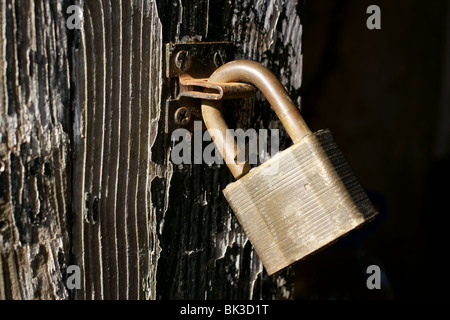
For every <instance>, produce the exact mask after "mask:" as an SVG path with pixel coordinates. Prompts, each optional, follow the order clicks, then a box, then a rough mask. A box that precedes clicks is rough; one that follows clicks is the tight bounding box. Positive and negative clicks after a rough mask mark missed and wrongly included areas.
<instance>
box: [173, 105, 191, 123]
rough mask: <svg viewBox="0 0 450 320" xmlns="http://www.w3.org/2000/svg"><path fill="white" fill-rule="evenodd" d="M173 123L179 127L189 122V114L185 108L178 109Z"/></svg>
mask: <svg viewBox="0 0 450 320" xmlns="http://www.w3.org/2000/svg"><path fill="white" fill-rule="evenodd" d="M174 118H175V123H176V124H178V125H181V126H185V125H187V124H188V123H189V121H190V120H191V112H190V111H189V109H188V108H186V107H181V108H178V109H177V111H175V114H174Z"/></svg>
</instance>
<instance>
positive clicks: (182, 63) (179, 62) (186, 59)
mask: <svg viewBox="0 0 450 320" xmlns="http://www.w3.org/2000/svg"><path fill="white" fill-rule="evenodd" d="M175 65H176V66H177V68H178V69H180V70H181V71H186V70H188V69H189V68H190V67H191V57H190V56H189V52H188V51H185V50H181V51H180V52H178V53H177V55H176V56H175Z"/></svg>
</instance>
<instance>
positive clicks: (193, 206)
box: [0, 0, 303, 299]
mask: <svg viewBox="0 0 450 320" xmlns="http://www.w3.org/2000/svg"><path fill="white" fill-rule="evenodd" d="M4 2H5V1H4ZM4 2H2V4H1V5H0V13H1V16H0V19H2V20H1V22H2V23H1V24H0V27H1V30H0V31H1V35H0V37H1V39H2V42H1V43H2V46H1V47H0V55H1V56H2V58H3V59H2V61H6V62H7V63H3V64H2V65H1V68H0V79H1V80H0V81H1V82H0V88H1V93H0V99H1V100H2V110H1V114H2V122H1V125H0V130H1V134H2V137H1V138H2V140H1V149H0V152H2V153H1V156H2V161H3V162H2V164H3V168H4V169H2V173H1V175H0V177H1V179H2V181H3V182H2V188H3V189H2V192H3V198H2V200H1V201H2V202H1V203H0V205H1V206H2V210H1V213H0V214H1V218H2V220H1V222H0V223H2V222H3V221H4V222H3V224H0V227H1V228H4V229H5V230H7V231H3V229H2V231H1V232H2V241H3V242H2V247H1V248H0V252H1V264H0V268H2V269H1V270H0V271H3V272H0V298H59V299H65V298H70V297H71V298H75V299H247V298H250V299H261V298H264V299H273V298H276V299H289V298H292V290H293V271H292V269H290V268H287V269H286V270H285V271H282V272H280V273H277V274H275V275H273V276H270V277H269V276H267V274H266V273H265V271H264V269H263V266H262V264H261V262H260V261H259V259H258V257H257V255H256V254H255V252H254V251H253V248H252V246H251V244H250V242H249V241H248V239H247V237H246V235H245V233H244V232H243V230H242V228H241V227H240V225H239V223H238V221H237V219H236V217H235V216H234V214H233V212H232V211H231V209H230V207H229V206H228V204H227V202H226V200H225V199H224V197H223V195H222V193H221V190H222V189H223V188H225V186H226V185H227V184H228V183H229V182H231V181H233V178H232V176H231V174H230V173H229V171H228V169H227V167H226V166H225V165H213V166H208V165H206V164H202V165H173V164H172V163H171V161H170V150H171V142H170V137H168V136H167V134H165V133H164V125H165V123H164V117H165V114H164V110H165V109H164V105H165V101H166V99H168V97H169V95H170V88H169V87H168V81H167V79H166V78H165V74H164V72H163V68H164V58H165V53H164V47H165V44H166V43H168V42H206V41H230V42H232V43H233V44H234V45H235V46H236V47H237V50H238V51H237V54H236V58H242V59H251V60H255V61H258V62H261V63H262V64H264V65H265V66H267V67H268V68H269V69H271V70H272V71H273V72H274V73H275V74H276V75H277V76H278V77H279V79H280V80H281V82H282V83H283V85H285V87H286V88H287V89H288V91H289V93H290V95H291V97H292V98H293V100H294V101H295V102H297V104H298V105H299V103H300V88H301V74H302V47H301V38H302V16H301V14H302V12H303V1H302V0H299V1H282V0H274V1H260V0H243V1H225V0H217V1H209V0H194V1H192V0H191V1H188V0H186V1H184V0H173V1H153V0H120V1H119V0H117V1H116V0H102V1H93V0H80V1H75V3H74V4H72V3H69V1H56V0H52V1H48V2H42V1H37V0H9V1H6V3H4ZM69 5H76V6H78V8H79V9H80V12H82V14H83V20H82V23H81V26H80V28H79V29H77V28H74V29H68V28H67V25H66V22H67V19H68V18H69V16H70V14H68V13H67V8H68V6H69ZM19 7H20V10H19ZM24 8H25V9H24ZM27 10H28V11H27ZM5 21H6V22H7V23H5ZM230 106H231V108H230V110H232V111H230V113H229V114H228V117H229V119H230V121H231V124H233V125H235V126H238V127H241V128H243V129H246V128H255V129H258V128H269V127H270V128H280V129H281V125H280V122H279V121H278V120H277V119H276V117H275V114H274V113H273V112H271V111H270V106H269V105H268V104H267V102H266V101H265V100H264V98H263V97H261V96H260V95H257V96H256V97H255V98H249V99H244V100H241V101H239V102H233V103H231V104H230ZM289 144H290V140H289V139H288V137H287V136H286V134H285V132H284V131H283V130H281V144H280V148H281V149H283V148H285V147H287V146H288V145H289ZM5 239H6V240H5ZM4 243H7V245H5V244H4ZM69 265H76V266H78V267H79V268H80V270H81V284H80V289H73V290H71V289H69V288H68V287H67V283H66V282H67V277H68V275H67V272H66V270H67V267H68V266H69ZM55 288H57V289H55Z"/></svg>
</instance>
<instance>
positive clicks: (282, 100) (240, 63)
mask: <svg viewBox="0 0 450 320" xmlns="http://www.w3.org/2000/svg"><path fill="white" fill-rule="evenodd" d="M208 81H209V82H218V83H221V82H222V83H226V82H233V81H244V82H249V83H251V84H253V85H255V86H256V87H257V88H258V89H259V90H261V92H262V93H263V94H264V96H265V97H266V99H267V101H269V103H270V105H271V106H272V109H273V110H274V111H275V113H276V114H277V116H278V118H279V119H280V121H281V123H282V124H283V126H284V127H285V129H286V131H287V133H288V134H289V136H290V138H291V139H292V141H293V142H294V143H297V142H299V141H300V140H301V139H302V138H303V137H304V136H305V135H307V134H309V133H311V131H310V130H309V128H308V126H307V125H306V123H305V122H304V120H303V118H302V116H301V115H300V112H299V111H298V109H297V108H296V107H295V105H294V103H293V102H292V100H291V98H290V97H289V95H288V93H287V91H286V89H285V88H284V87H283V85H282V84H281V83H280V81H278V79H277V78H276V77H275V75H274V74H273V73H272V72H270V71H269V70H268V69H267V68H266V67H264V66H262V65H261V64H259V63H257V62H255V61H250V60H235V61H231V62H228V63H226V64H224V65H223V66H221V67H220V68H218V69H217V70H216V71H214V73H213V74H212V75H211V76H210V77H209V80H208ZM220 106H221V101H211V100H209V101H208V100H202V117H203V121H204V122H205V126H206V128H207V129H208V131H213V134H211V137H212V139H213V141H214V143H215V144H216V147H217V149H218V150H219V152H220V153H221V154H222V157H223V158H224V160H225V163H226V164H227V166H228V168H229V169H230V171H231V173H232V174H233V176H234V177H235V178H236V179H238V178H240V177H242V176H244V175H245V174H246V173H247V172H248V171H249V170H250V165H249V164H248V163H247V162H245V163H242V164H239V163H237V159H236V157H237V154H238V153H239V150H238V146H237V144H236V142H235V141H234V139H233V141H226V132H227V129H228V126H227V124H226V123H225V120H224V119H223V117H222V114H221V112H220ZM211 129H213V130H211Z"/></svg>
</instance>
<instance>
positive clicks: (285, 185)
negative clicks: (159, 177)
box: [202, 60, 377, 275]
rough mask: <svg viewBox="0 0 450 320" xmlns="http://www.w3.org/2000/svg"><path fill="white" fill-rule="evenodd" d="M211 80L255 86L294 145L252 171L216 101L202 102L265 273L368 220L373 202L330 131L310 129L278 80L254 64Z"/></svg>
mask: <svg viewBox="0 0 450 320" xmlns="http://www.w3.org/2000/svg"><path fill="white" fill-rule="evenodd" d="M209 81H211V82H218V83H220V82H223V83H226V82H233V81H244V82H249V83H251V84H253V85H255V86H256V87H257V88H258V89H259V90H260V91H261V92H262V93H263V94H264V96H265V97H266V99H267V100H268V102H269V103H270V104H271V106H272V108H273V109H274V111H275V112H276V114H277V115H278V117H279V118H280V120H281V122H282V124H283V125H284V127H285V129H286V131H287V133H288V134H289V136H290V137H291V139H292V140H293V145H292V146H290V147H289V148H287V149H285V150H283V151H281V152H279V153H277V154H276V155H274V156H273V157H272V158H270V159H269V160H268V161H266V162H264V163H263V164H261V165H260V166H258V167H256V168H253V169H252V170H251V171H249V169H250V166H249V164H248V162H244V163H238V162H237V159H236V158H237V154H238V153H239V152H240V150H239V147H238V146H237V145H236V142H235V141H234V140H230V139H228V140H227V139H226V130H227V129H228V127H227V125H226V123H225V121H224V119H223V117H222V115H221V110H220V101H219V102H218V101H206V100H203V101H202V116H203V120H204V122H205V125H206V128H207V129H214V130H211V131H212V132H213V133H212V134H211V136H212V138H213V141H214V142H215V144H216V147H217V149H218V150H219V152H220V153H221V154H222V156H223V158H224V160H225V162H226V164H227V165H228V167H229V169H230V170H231V172H232V174H233V175H234V177H235V178H236V179H237V180H236V181H235V182H233V183H230V184H229V185H228V186H227V187H226V188H225V189H224V190H223V194H224V195H225V198H226V199H227V201H228V203H229V204H230V206H231V208H232V209H233V212H234V213H235V215H236V216H237V218H238V220H239V222H240V224H241V225H242V227H243V229H244V231H245V233H246V234H247V237H248V239H249V240H250V242H251V243H252V245H253V247H254V248H255V251H256V253H257V254H258V256H259V258H260V259H261V261H262V263H263V265H264V267H265V269H266V271H267V273H268V274H269V275H271V274H273V273H275V272H277V271H279V270H281V269H283V268H285V267H287V266H289V265H291V264H292V263H294V262H296V261H298V260H300V259H303V258H304V257H306V256H308V255H309V254H311V253H314V252H315V251H317V250H319V249H321V248H324V247H326V246H327V245H329V244H331V243H333V242H334V241H335V240H337V239H338V238H339V237H341V236H343V235H345V234H347V233H348V232H349V231H351V230H352V229H355V228H357V227H360V226H361V225H362V224H363V223H365V222H367V221H370V220H371V219H372V218H373V217H374V216H375V215H376V214H377V211H376V210H375V208H374V207H373V205H372V204H371V202H370V200H369V199H368V197H367V195H366V193H365V192H364V190H363V189H362V187H361V185H360V184H359V182H358V180H357V179H356V177H355V175H354V174H353V172H352V171H351V169H350V167H349V165H348V163H347V161H346V160H345V158H344V156H343V155H342V153H341V151H340V149H339V147H338V146H337V145H336V143H335V141H334V139H333V137H332V135H331V133H330V131H328V130H320V131H318V132H315V133H312V132H311V131H310V130H309V128H308V126H307V125H306V123H305V122H304V120H303V118H302V117H301V115H300V113H299V111H298V110H297V108H296V107H295V105H294V104H293V102H292V100H291V99H290V98H289V95H288V93H287V91H286V89H285V88H284V87H283V85H282V84H281V83H280V82H279V81H278V79H277V78H276V77H275V76H274V75H273V74H272V73H271V72H270V71H269V70H268V69H267V68H265V67H263V66H262V65H260V64H259V63H256V62H254V61H247V60H237V61H232V62H229V63H227V64H225V65H223V66H221V67H220V68H218V69H217V70H216V71H215V72H214V73H213V74H212V75H211V77H210V78H209Z"/></svg>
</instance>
